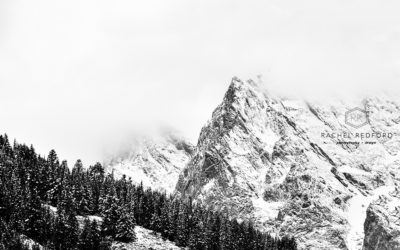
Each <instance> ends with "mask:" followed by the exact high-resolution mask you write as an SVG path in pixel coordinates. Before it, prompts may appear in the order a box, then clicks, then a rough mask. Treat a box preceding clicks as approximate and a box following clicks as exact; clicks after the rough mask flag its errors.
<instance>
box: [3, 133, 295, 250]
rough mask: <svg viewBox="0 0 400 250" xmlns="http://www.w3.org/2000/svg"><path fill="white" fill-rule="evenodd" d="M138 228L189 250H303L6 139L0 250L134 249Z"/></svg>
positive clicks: (186, 202) (249, 226) (209, 211)
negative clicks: (120, 245)
mask: <svg viewBox="0 0 400 250" xmlns="http://www.w3.org/2000/svg"><path fill="white" fill-rule="evenodd" d="M78 216H81V218H86V219H85V220H84V221H83V222H82V221H81V222H79V221H78V218H79V217H78ZM82 216H83V217H82ZM90 216H92V217H93V216H97V217H94V219H93V218H92V219H89V218H90ZM96 218H97V219H96ZM136 225H139V226H142V227H144V228H147V229H150V230H153V231H154V232H156V233H159V234H160V235H161V236H162V237H163V238H164V239H168V240H170V241H173V242H175V243H176V245H177V246H180V247H187V248H188V249H198V250H203V249H204V250H232V249H240V250H258V249H260V250H266V249H268V250H269V249H271V250H275V249H277V250H278V249H279V250H286V249H288V250H291V249H297V247H296V242H295V239H293V238H290V237H284V238H275V237H272V236H271V235H269V234H265V233H262V232H261V231H259V230H257V229H256V228H255V227H254V226H253V224H252V223H251V222H242V223H239V222H238V221H237V220H236V219H231V218H228V217H227V216H226V215H225V214H223V213H220V212H217V211H214V210H213V209H212V208H205V207H202V206H199V205H196V204H194V203H193V202H192V201H191V200H190V199H189V200H181V199H177V198H175V197H173V196H169V195H166V194H165V193H163V192H159V191H154V190H151V189H150V188H144V187H143V185H141V184H140V185H135V184H134V183H133V182H132V180H131V179H130V178H129V179H128V178H126V177H125V176H123V177H122V178H120V179H116V178H114V176H113V175H112V174H107V173H106V172H105V169H104V167H103V166H102V165H101V164H100V163H97V164H95V165H93V166H90V167H88V168H85V167H84V166H83V164H82V162H81V161H80V160H78V161H77V162H76V163H75V165H74V166H73V168H72V170H70V168H69V167H68V165H67V162H66V161H62V162H60V161H59V159H58V156H57V153H56V152H55V151H54V150H51V151H50V153H49V154H48V156H46V157H44V156H40V155H38V154H37V153H36V152H35V149H34V148H33V146H27V145H25V144H19V143H17V142H15V141H14V143H13V145H11V144H10V142H9V139H8V137H7V135H0V250H3V249H4V250H5V249H7V250H8V249H17V250H18V249H22V250H23V249H28V246H26V244H25V243H24V241H23V240H22V236H26V237H28V238H30V239H32V240H34V241H35V242H36V243H37V244H40V245H41V246H42V247H44V248H45V249H51V250H52V249H55V250H65V249H76V250H80V249H82V250H83V249H84V250H92V249H93V250H94V249H96V250H97V249H100V250H101V249H110V248H111V244H112V242H113V241H119V242H132V241H135V240H136V235H135V230H134V229H135V226H136ZM33 249H38V246H33Z"/></svg>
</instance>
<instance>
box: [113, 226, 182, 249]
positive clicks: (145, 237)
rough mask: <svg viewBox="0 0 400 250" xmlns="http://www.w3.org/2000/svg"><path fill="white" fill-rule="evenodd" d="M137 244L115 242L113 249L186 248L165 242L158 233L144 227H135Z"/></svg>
mask: <svg viewBox="0 0 400 250" xmlns="http://www.w3.org/2000/svg"><path fill="white" fill-rule="evenodd" d="M135 232H136V237H137V240H136V242H132V243H120V242H114V243H113V245H112V249H115V250H119V249H121V250H122V249H126V250H148V249H153V250H181V249H184V248H181V247H178V246H176V245H175V243H173V242H171V241H169V240H164V239H163V238H162V237H161V236H160V235H159V234H158V233H155V232H153V231H151V230H148V229H145V228H143V227H139V226H136V227H135Z"/></svg>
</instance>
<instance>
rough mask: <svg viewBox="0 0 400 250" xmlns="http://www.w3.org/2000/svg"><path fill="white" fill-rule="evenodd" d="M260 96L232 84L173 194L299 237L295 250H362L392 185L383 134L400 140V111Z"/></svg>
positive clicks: (392, 167) (392, 153) (393, 153)
mask: <svg viewBox="0 0 400 250" xmlns="http://www.w3.org/2000/svg"><path fill="white" fill-rule="evenodd" d="M266 93H267V92H266V91H265V90H264V89H263V86H262V85H261V84H256V83H254V82H253V81H246V82H244V81H241V80H240V79H238V78H233V79H232V82H231V84H230V85H229V88H228V90H227V92H226V94H225V96H224V98H223V101H222V103H221V104H220V105H219V106H218V107H217V108H216V109H215V111H214V112H213V115H212V118H211V120H210V121H209V122H208V123H207V124H206V125H205V126H204V127H203V129H202V131H201V134H200V137H199V141H198V145H197V147H196V150H195V153H194V154H193V157H192V158H191V160H190V161H189V163H188V164H187V166H186V167H185V169H184V170H183V171H182V173H181V175H180V177H179V181H178V184H177V186H176V193H177V194H178V195H181V196H190V197H192V198H194V199H195V201H197V202H199V203H203V204H206V205H212V206H214V207H215V208H217V209H221V210H225V209H228V210H227V212H228V213H229V214H230V215H231V216H233V217H237V218H239V219H241V220H254V221H255V222H256V224H257V225H258V226H259V228H260V229H263V230H267V231H269V232H270V233H274V234H276V235H281V236H282V235H284V234H286V233H289V234H291V235H293V236H296V237H297V238H298V240H299V245H300V247H301V248H302V249H351V250H356V249H361V248H362V244H363V237H364V230H363V223H364V221H365V217H366V207H368V204H369V203H370V202H372V201H373V200H374V199H376V197H377V194H381V193H385V192H386V191H387V190H389V189H391V188H392V187H393V185H394V183H397V179H396V178H395V177H394V176H397V175H398V174H396V171H397V170H396V169H399V164H398V161H396V160H398V158H399V149H400V141H399V138H397V137H390V138H389V137H388V134H398V132H399V131H400V130H399V129H400V127H399V123H400V121H397V120H396V119H394V118H392V117H393V116H395V114H396V113H397V114H400V108H399V105H397V104H396V103H395V102H393V101H391V100H386V99H380V98H366V99H364V100H363V101H362V102H360V103H351V102H349V103H347V102H337V103H333V104H332V103H322V104H321V103H312V102H306V101H303V100H292V99H287V98H280V97H274V96H270V95H268V94H266ZM362 119H365V121H363V120H362ZM354 123H356V124H354Z"/></svg>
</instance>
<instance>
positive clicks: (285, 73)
mask: <svg viewBox="0 0 400 250" xmlns="http://www.w3.org/2000/svg"><path fill="white" fill-rule="evenodd" d="M399 11H400V2H399V1H381V0H380V1H368V0H358V1H351V0H346V1H321V0H315V1H297V0H292V1H282V0H280V1H251V0H250V1H235V0H230V1H216V0H207V1H196V2H195V1H187V0H182V1H167V0H160V1H152V0H146V1H133V0H114V1H105V0H85V1H82V0H69V1H54V0H36V1H31V0H0V133H3V132H7V133H8V134H9V135H10V136H11V137H12V138H14V137H16V138H17V139H18V140H19V141H21V142H26V143H32V144H34V145H35V146H36V148H37V149H38V151H39V152H40V153H47V151H49V150H50V149H51V148H55V149H56V150H57V152H58V153H59V155H60V156H61V158H67V159H68V160H69V161H70V162H69V163H70V165H72V164H73V162H71V161H75V159H77V158H82V159H83V160H84V162H85V163H86V164H91V163H93V162H94V161H95V160H96V159H97V160H100V161H101V160H102V159H101V154H100V149H101V148H102V147H103V146H104V143H105V142H107V141H108V140H109V138H112V137H115V136H116V134H124V133H127V132H128V131H130V130H134V129H136V128H138V127H141V126H143V125H144V124H145V125H146V124H149V123H150V124H155V121H158V122H162V123H168V124H170V125H171V126H174V127H176V128H177V129H178V130H181V131H182V132H183V133H184V134H185V135H186V136H187V137H189V138H190V139H192V140H193V141H195V140H196V139H197V136H198V133H199V131H200V128H201V126H202V125H203V124H204V123H205V122H206V120H207V119H208V118H209V117H210V116H211V112H212V110H213V109H214V108H215V107H216V106H217V105H218V104H219V103H220V101H221V99H222V97H223V94H224V92H225V90H226V88H227V86H228V84H229V81H230V79H231V77H232V76H234V75H236V76H239V77H244V78H247V77H254V76H256V75H258V74H262V75H263V79H264V81H265V82H266V84H267V85H268V86H269V88H270V89H273V90H277V91H281V92H283V93H287V94H293V93H300V94H302V95H305V96H307V95H308V96H322V95H330V94H331V93H336V94H340V93H342V94H343V93H367V92H376V91H378V90H384V91H387V92H390V93H399V92H400V87H399V84H398V82H399V77H400V45H399V44H400V15H399Z"/></svg>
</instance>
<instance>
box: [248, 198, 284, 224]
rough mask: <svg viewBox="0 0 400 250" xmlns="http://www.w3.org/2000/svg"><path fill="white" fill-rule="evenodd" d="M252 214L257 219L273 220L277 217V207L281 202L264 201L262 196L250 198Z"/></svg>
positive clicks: (278, 207)
mask: <svg viewBox="0 0 400 250" xmlns="http://www.w3.org/2000/svg"><path fill="white" fill-rule="evenodd" d="M252 202H253V207H254V215H255V216H256V218H258V220H262V221H267V220H275V219H276V218H277V217H278V213H279V209H280V208H282V206H283V205H284V203H283V202H266V201H265V200H264V199H263V198H262V197H260V198H254V199H252Z"/></svg>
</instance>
